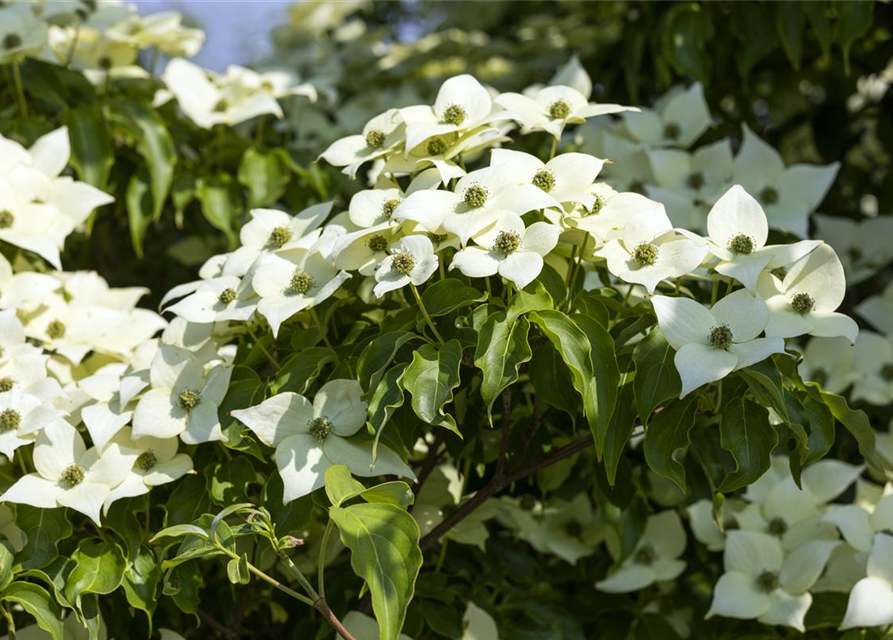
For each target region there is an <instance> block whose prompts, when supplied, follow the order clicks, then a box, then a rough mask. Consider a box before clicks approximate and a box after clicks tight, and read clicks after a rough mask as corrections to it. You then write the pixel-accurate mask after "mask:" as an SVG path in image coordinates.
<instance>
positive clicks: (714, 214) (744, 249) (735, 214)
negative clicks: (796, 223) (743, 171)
mask: <svg viewBox="0 0 893 640" xmlns="http://www.w3.org/2000/svg"><path fill="white" fill-rule="evenodd" d="M707 232H708V233H709V235H710V238H709V240H710V245H709V246H710V252H711V253H712V254H713V255H715V256H716V257H717V258H719V259H720V263H719V264H718V265H716V267H715V269H716V271H717V272H718V273H721V274H723V275H724V276H728V277H730V278H735V279H736V280H737V281H738V282H740V283H741V284H743V285H744V286H745V287H746V288H747V289H748V290H750V291H753V290H754V288H755V287H756V285H757V278H759V275H760V273H762V272H763V270H764V269H775V268H778V267H784V266H787V265H789V264H791V263H792V262H796V261H797V260H798V259H800V258H801V257H803V256H804V255H806V254H807V253H809V252H810V251H812V250H813V249H814V248H815V247H817V246H818V245H819V244H821V242H820V241H816V240H803V241H801V242H797V243H794V244H784V245H768V246H767V245H766V239H767V238H768V236H769V224H768V222H767V220H766V214H765V213H764V212H763V209H762V207H760V204H759V203H758V202H757V201H756V200H755V199H754V198H753V197H751V196H750V194H748V193H747V192H746V191H745V190H744V189H743V188H742V187H741V186H740V185H737V184H736V185H735V186H733V187H732V188H731V189H729V190H728V191H726V192H725V193H724V194H723V196H722V197H721V198H720V199H719V200H717V202H716V204H714V205H713V208H712V209H710V213H709V214H708V215H707Z"/></svg>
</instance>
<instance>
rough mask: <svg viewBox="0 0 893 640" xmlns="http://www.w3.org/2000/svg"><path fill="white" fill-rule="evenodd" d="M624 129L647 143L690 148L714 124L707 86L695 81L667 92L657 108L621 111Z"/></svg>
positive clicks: (648, 144)
mask: <svg viewBox="0 0 893 640" xmlns="http://www.w3.org/2000/svg"><path fill="white" fill-rule="evenodd" d="M620 117H621V119H622V122H623V125H622V127H623V130H624V132H625V133H627V134H628V135H629V136H630V137H631V138H632V139H633V140H635V141H637V142H639V143H641V144H642V145H643V146H646V147H664V146H667V147H681V148H688V147H690V146H691V145H692V144H694V143H695V142H696V141H697V139H698V138H700V137H701V136H702V135H703V133H704V132H705V131H706V130H707V129H708V128H709V127H710V109H709V107H708V106H707V101H706V100H705V99H704V87H703V86H702V85H701V83H700V82H695V83H694V84H693V85H691V87H689V88H688V89H685V88H684V87H682V86H677V87H674V88H673V89H671V90H670V91H668V92H667V93H665V94H664V95H663V96H661V98H660V99H659V100H658V101H657V103H656V104H655V105H654V109H642V110H638V109H636V110H635V111H634V112H627V113H623V114H621V116H620Z"/></svg>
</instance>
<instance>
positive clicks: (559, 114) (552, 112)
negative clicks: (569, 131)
mask: <svg viewBox="0 0 893 640" xmlns="http://www.w3.org/2000/svg"><path fill="white" fill-rule="evenodd" d="M570 114H571V106H570V105H569V104H568V103H567V102H565V101H564V100H556V101H555V102H553V103H552V104H550V105H549V118H550V119H551V120H564V119H565V118H567V117H568V116H569V115H570Z"/></svg>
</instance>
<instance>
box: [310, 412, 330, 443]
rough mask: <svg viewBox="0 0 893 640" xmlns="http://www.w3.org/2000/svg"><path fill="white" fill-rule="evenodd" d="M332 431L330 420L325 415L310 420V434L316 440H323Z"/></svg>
mask: <svg viewBox="0 0 893 640" xmlns="http://www.w3.org/2000/svg"><path fill="white" fill-rule="evenodd" d="M331 432H332V421H331V420H329V419H328V418H327V417H325V416H320V417H319V418H314V419H313V420H311V421H310V436H311V437H312V438H313V439H314V440H316V441H317V442H323V441H324V440H325V439H326V438H328V437H329V434H330V433H331Z"/></svg>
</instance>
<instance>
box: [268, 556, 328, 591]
mask: <svg viewBox="0 0 893 640" xmlns="http://www.w3.org/2000/svg"><path fill="white" fill-rule="evenodd" d="M276 553H277V554H279V559H280V560H282V564H284V565H285V568H286V569H288V572H289V573H290V574H292V575H293V576H294V577H295V579H296V580H297V581H298V584H300V585H301V587H302V588H303V589H304V591H306V592H307V594H308V595H309V596H310V597H311V598H313V602H314V603H315V602H316V601H317V600H320V599H322V596H321V595H319V594H318V593H317V592H316V589H314V588H313V585H312V584H310V581H309V580H308V579H307V577H306V576H305V575H304V573H303V572H302V571H301V570H300V569H298V567H297V565H295V563H294V562H292V561H291V558H289V557H288V555H287V554H286V553H285V551H283V550H282V549H277V550H276Z"/></svg>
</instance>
